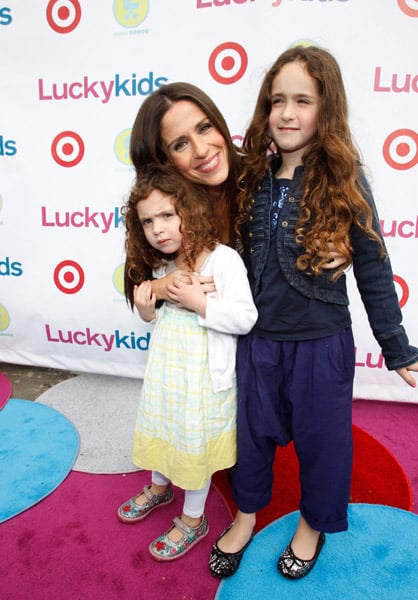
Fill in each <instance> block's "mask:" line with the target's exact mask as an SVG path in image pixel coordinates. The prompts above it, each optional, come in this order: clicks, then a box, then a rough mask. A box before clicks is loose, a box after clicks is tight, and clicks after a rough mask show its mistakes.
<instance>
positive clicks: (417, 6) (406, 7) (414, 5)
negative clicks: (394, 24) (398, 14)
mask: <svg viewBox="0 0 418 600" xmlns="http://www.w3.org/2000/svg"><path fill="white" fill-rule="evenodd" d="M398 6H399V8H400V9H401V11H402V12H404V13H405V14H406V15H408V17H418V2H417V0H398Z"/></svg>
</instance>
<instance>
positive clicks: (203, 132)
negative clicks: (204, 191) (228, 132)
mask: <svg viewBox="0 0 418 600" xmlns="http://www.w3.org/2000/svg"><path fill="white" fill-rule="evenodd" d="M161 138H162V143H163V149H164V151H165V153H166V154H167V156H168V158H169V160H170V162H171V163H172V164H173V165H174V166H175V167H176V168H177V169H178V170H179V171H180V172H181V173H182V174H183V175H184V176H185V177H186V179H189V180H190V181H194V182H195V183H200V184H203V185H208V186H220V185H222V184H223V183H225V181H226V179H227V178H228V174H229V164H228V147H227V144H226V141H225V139H224V138H223V136H222V135H221V133H220V132H219V131H218V130H217V129H215V127H214V126H213V125H212V123H211V122H210V120H209V119H208V117H207V116H206V114H205V113H204V112H203V111H202V109H201V108H199V106H198V105H197V104H195V103H194V102H190V101H189V100H179V101H178V102H176V103H175V104H173V105H172V106H171V107H170V108H169V109H168V111H167V112H166V113H165V115H164V117H163V119H162V122H161Z"/></svg>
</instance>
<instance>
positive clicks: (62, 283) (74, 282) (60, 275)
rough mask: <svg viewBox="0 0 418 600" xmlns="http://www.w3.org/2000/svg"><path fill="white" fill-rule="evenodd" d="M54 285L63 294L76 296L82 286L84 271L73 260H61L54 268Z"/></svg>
mask: <svg viewBox="0 0 418 600" xmlns="http://www.w3.org/2000/svg"><path fill="white" fill-rule="evenodd" d="M54 283H55V285H56V286H57V288H58V289H59V290H60V292H63V294H77V292H79V291H80V290H81V288H82V287H83V285H84V271H83V269H82V268H81V266H80V265H79V264H78V263H76V262H75V261H74V260H63V261H61V262H60V263H59V264H58V265H57V266H56V267H55V270H54Z"/></svg>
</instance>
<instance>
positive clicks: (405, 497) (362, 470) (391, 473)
mask: <svg viewBox="0 0 418 600" xmlns="http://www.w3.org/2000/svg"><path fill="white" fill-rule="evenodd" d="M353 447H354V452H353V474H352V481H351V497H350V502H368V503H371V504H387V505H389V506H394V507H396V508H401V509H404V510H411V509H412V490H411V485H410V482H409V479H408V477H407V475H406V474H405V471H404V470H403V468H402V467H401V465H400V464H399V462H398V461H397V460H396V458H395V457H394V456H393V455H392V454H391V453H390V452H389V451H388V450H387V449H386V448H385V447H384V446H383V445H382V444H381V443H380V442H379V441H378V440H376V439H375V438H374V437H373V436H371V435H370V434H369V433H367V432H366V431H364V430H363V429H361V428H360V427H357V426H356V425H353ZM273 469H274V482H273V496H272V500H271V502H270V504H269V505H268V506H266V507H265V508H263V509H262V510H260V511H259V512H258V513H257V524H256V528H255V530H256V531H259V530H260V529H262V528H263V527H265V526H266V525H268V524H269V523H271V522H272V521H275V520H276V519H278V518H279V517H281V516H283V515H285V514H287V513H290V512H293V511H294V510H297V509H298V508H299V499H300V484H299V466H298V460H297V457H296V453H295V449H294V445H293V443H291V444H289V445H288V446H286V447H284V448H282V447H278V448H277V452H276V458H275V461H274V466H273ZM212 483H213V485H215V486H216V487H217V488H218V490H219V492H220V493H221V494H223V496H224V497H225V499H226V500H227V502H228V504H229V506H230V509H231V511H232V513H233V514H235V512H236V510H237V509H236V505H235V503H234V501H233V500H232V497H231V486H230V483H229V480H228V474H227V471H219V472H218V473H215V474H214V476H213V478H212Z"/></svg>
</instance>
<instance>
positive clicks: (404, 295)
mask: <svg viewBox="0 0 418 600" xmlns="http://www.w3.org/2000/svg"><path fill="white" fill-rule="evenodd" d="M393 281H394V282H395V283H397V284H398V285H399V287H400V288H401V297H400V298H399V306H400V307H401V308H403V307H404V306H405V304H406V303H407V302H408V299H409V287H408V284H407V283H406V281H405V279H403V278H402V277H399V275H394V276H393Z"/></svg>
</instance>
